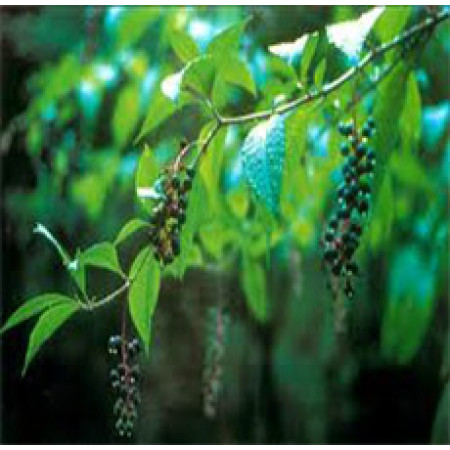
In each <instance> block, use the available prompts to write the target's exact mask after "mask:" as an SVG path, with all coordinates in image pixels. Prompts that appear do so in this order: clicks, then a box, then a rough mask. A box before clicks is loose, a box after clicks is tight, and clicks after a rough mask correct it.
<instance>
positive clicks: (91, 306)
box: [80, 252, 150, 311]
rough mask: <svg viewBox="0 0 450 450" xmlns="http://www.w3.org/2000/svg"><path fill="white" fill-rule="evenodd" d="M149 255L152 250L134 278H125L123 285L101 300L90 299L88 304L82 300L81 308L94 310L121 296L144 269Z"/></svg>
mask: <svg viewBox="0 0 450 450" xmlns="http://www.w3.org/2000/svg"><path fill="white" fill-rule="evenodd" d="M149 256H150V252H148V254H147V256H146V257H145V258H144V259H143V260H142V262H141V265H140V266H139V267H138V269H137V270H136V273H135V274H134V276H133V277H132V278H127V279H126V280H125V283H124V284H122V286H120V287H119V288H117V289H116V290H115V291H114V292H111V294H108V295H107V296H106V297H103V298H102V299H101V300H99V301H97V302H93V301H90V302H89V303H87V304H86V303H82V302H80V306H81V309H84V310H85V311H93V310H94V309H97V308H100V307H101V306H104V305H106V304H108V303H110V302H112V301H113V300H115V299H116V298H117V297H120V296H121V295H122V294H123V293H124V292H126V291H127V290H128V289H129V288H130V287H131V285H132V284H133V282H134V280H135V279H136V277H137V276H138V274H139V272H140V271H141V270H142V267H144V264H145V262H146V261H147V258H148V257H149Z"/></svg>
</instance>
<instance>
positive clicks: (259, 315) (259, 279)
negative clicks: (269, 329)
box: [241, 255, 268, 323]
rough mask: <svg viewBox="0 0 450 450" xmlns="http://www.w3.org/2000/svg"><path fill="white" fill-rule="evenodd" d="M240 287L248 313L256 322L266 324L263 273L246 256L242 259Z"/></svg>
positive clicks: (266, 304) (266, 312)
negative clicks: (242, 290)
mask: <svg viewBox="0 0 450 450" xmlns="http://www.w3.org/2000/svg"><path fill="white" fill-rule="evenodd" d="M241 285H242V287H243V289H244V293H245V299H246V301H247V306H248V308H249V310H250V312H251V313H252V314H253V316H254V317H255V318H256V319H257V320H258V321H260V322H263V323H264V322H266V321H267V319H268V303H267V292H266V277H265V273H264V270H263V268H262V267H261V265H260V264H259V263H258V262H256V261H254V260H253V259H251V258H250V257H249V256H247V255H244V259H243V267H242V273H241Z"/></svg>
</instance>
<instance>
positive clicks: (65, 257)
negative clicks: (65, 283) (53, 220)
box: [33, 223, 86, 293]
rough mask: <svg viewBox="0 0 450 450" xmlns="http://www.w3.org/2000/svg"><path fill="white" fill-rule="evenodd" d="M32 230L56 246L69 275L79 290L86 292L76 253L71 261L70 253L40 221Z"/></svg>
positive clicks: (83, 274)
mask: <svg viewBox="0 0 450 450" xmlns="http://www.w3.org/2000/svg"><path fill="white" fill-rule="evenodd" d="M33 232H34V233H38V234H42V235H43V236H44V237H45V238H46V239H48V241H49V242H50V243H51V244H52V245H53V246H54V247H55V248H56V250H57V252H58V254H59V256H60V257H61V260H62V263H63V264H64V266H65V267H66V268H67V270H68V271H69V274H70V276H71V277H72V278H73V279H74V281H75V283H76V284H77V286H78V287H79V288H80V290H81V292H83V293H86V282H85V273H84V267H83V265H82V264H80V263H79V261H78V254H77V257H76V258H75V259H74V260H73V261H72V260H71V258H70V255H69V254H68V253H67V251H66V250H65V249H64V247H63V246H62V245H61V244H60V243H59V242H58V240H57V239H56V238H55V237H54V236H53V235H52V233H50V231H49V230H48V229H47V228H46V227H45V226H44V225H42V224H40V223H38V224H36V227H35V228H34V229H33Z"/></svg>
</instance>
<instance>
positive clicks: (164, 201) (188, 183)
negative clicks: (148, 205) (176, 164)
mask: <svg viewBox="0 0 450 450" xmlns="http://www.w3.org/2000/svg"><path fill="white" fill-rule="evenodd" d="M194 175H195V169H194V168H193V167H188V168H180V169H179V170H178V171H176V172H174V171H172V170H167V171H165V172H163V173H162V174H161V175H160V177H159V178H158V180H157V181H156V183H155V190H156V191H157V194H158V203H157V204H156V206H155V207H154V208H153V211H152V216H151V220H150V221H151V224H152V227H151V230H150V240H151V242H152V244H153V246H154V252H153V253H154V256H155V259H156V260H157V261H161V263H162V264H170V263H171V262H173V260H174V259H175V258H176V257H177V256H178V255H179V254H180V252H181V242H180V236H181V229H182V227H183V225H184V223H185V222H186V208H187V204H188V194H189V192H190V190H191V188H192V181H193V178H194Z"/></svg>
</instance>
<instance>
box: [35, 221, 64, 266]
mask: <svg viewBox="0 0 450 450" xmlns="http://www.w3.org/2000/svg"><path fill="white" fill-rule="evenodd" d="M33 233H37V234H42V236H44V237H45V238H46V239H47V240H48V241H49V242H50V243H51V244H52V245H53V246H54V247H55V248H56V250H57V252H58V253H59V256H60V257H61V260H62V262H63V264H64V265H67V264H69V263H70V260H71V258H70V256H69V254H68V253H67V251H66V250H65V249H64V248H63V246H62V245H61V244H60V243H59V242H58V240H57V239H56V238H55V237H54V236H53V234H52V233H50V231H49V230H48V229H47V228H46V227H45V226H44V225H42V224H40V223H38V224H36V226H35V227H34V229H33Z"/></svg>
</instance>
